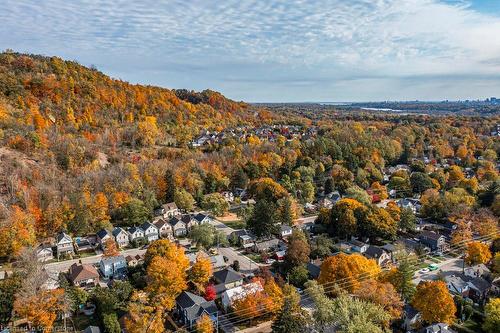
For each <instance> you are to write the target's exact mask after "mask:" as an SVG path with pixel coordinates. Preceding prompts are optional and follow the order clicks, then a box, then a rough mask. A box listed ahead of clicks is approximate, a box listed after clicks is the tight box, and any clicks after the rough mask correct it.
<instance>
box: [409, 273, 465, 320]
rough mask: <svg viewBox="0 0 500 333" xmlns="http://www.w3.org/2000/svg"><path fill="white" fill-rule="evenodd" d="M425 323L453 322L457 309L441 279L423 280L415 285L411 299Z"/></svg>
mask: <svg viewBox="0 0 500 333" xmlns="http://www.w3.org/2000/svg"><path fill="white" fill-rule="evenodd" d="M412 305H413V307H414V308H415V309H416V310H418V311H419V312H420V314H421V316H422V319H423V320H424V321H425V322H427V323H449V324H451V323H453V321H454V320H455V312H456V311H457V309H456V307H455V303H454V302H453V297H452V296H451V295H450V293H449V291H448V288H447V287H446V284H445V283H444V282H442V281H423V282H420V284H419V285H418V286H417V290H416V292H415V295H414V296H413V301H412Z"/></svg>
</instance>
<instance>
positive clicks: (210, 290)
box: [203, 284, 217, 301]
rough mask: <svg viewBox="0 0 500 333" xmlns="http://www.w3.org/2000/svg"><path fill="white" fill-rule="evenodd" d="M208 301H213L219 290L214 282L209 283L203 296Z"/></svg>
mask: <svg viewBox="0 0 500 333" xmlns="http://www.w3.org/2000/svg"><path fill="white" fill-rule="evenodd" d="M203 297H204V298H205V299H206V300H207V301H213V300H215V298H216V297H217V292H216V290H215V286H214V285H213V284H207V285H206V286H205V292H204V296H203Z"/></svg>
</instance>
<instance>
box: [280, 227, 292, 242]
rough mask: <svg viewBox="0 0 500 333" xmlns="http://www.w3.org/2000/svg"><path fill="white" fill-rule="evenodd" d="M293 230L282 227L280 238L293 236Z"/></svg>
mask: <svg viewBox="0 0 500 333" xmlns="http://www.w3.org/2000/svg"><path fill="white" fill-rule="evenodd" d="M292 233H293V229H292V227H290V226H289V225H284V224H282V225H280V237H281V238H282V239H285V238H288V237H290V236H291V235H292Z"/></svg>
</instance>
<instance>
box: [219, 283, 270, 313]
mask: <svg viewBox="0 0 500 333" xmlns="http://www.w3.org/2000/svg"><path fill="white" fill-rule="evenodd" d="M262 291H264V288H263V287H262V284H261V283H260V282H259V281H257V282H252V283H248V284H245V285H241V286H238V287H234V288H231V289H228V290H226V291H225V292H223V293H222V296H221V303H222V307H223V308H224V310H225V311H227V310H229V309H230V308H231V306H232V305H233V303H234V302H235V301H237V300H240V299H244V298H246V297H247V296H250V295H255V294H256V293H257V292H262Z"/></svg>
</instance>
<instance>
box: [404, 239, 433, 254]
mask: <svg viewBox="0 0 500 333" xmlns="http://www.w3.org/2000/svg"><path fill="white" fill-rule="evenodd" d="M398 242H400V243H401V244H403V245H404V247H405V249H406V251H408V252H409V253H413V254H417V253H420V252H425V253H429V252H430V251H431V248H430V247H429V246H425V245H424V244H422V243H419V242H418V238H414V239H411V238H400V239H399V240H398Z"/></svg>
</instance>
